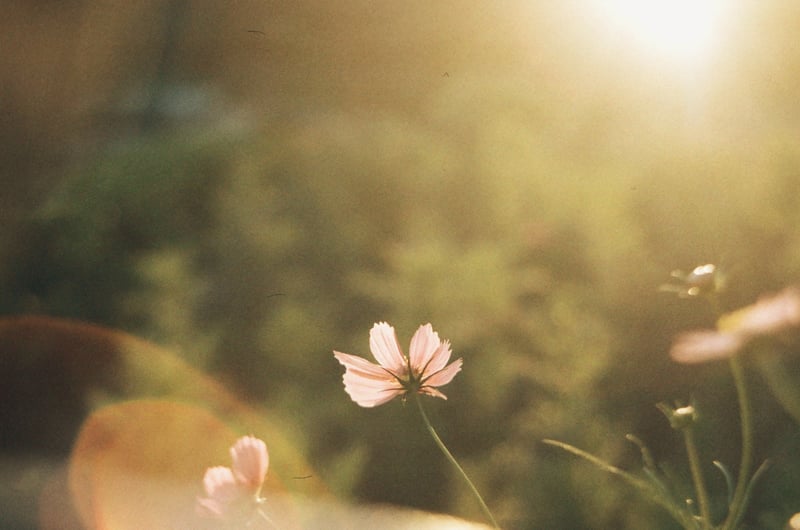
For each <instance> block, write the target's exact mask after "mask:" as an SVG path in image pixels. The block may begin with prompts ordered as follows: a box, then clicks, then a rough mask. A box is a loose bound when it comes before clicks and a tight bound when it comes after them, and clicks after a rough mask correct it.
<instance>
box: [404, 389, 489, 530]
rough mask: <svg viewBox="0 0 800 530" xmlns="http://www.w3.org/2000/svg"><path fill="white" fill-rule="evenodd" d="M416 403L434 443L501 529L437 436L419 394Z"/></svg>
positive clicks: (484, 511)
mask: <svg viewBox="0 0 800 530" xmlns="http://www.w3.org/2000/svg"><path fill="white" fill-rule="evenodd" d="M414 401H416V403H417V408H419V413H420V414H422V421H424V422H425V427H427V429H428V432H429V433H430V434H431V436H432V437H433V441H434V442H436V445H437V446H439V449H440V450H441V451H442V453H444V456H445V457H447V459H448V460H449V461H450V463H451V464H453V465H454V466H455V468H456V469H457V470H458V472H459V473H460V474H461V477H462V478H463V479H464V480H465V481H466V483H467V485H468V486H469V489H470V490H472V493H473V494H474V495H475V497H476V498H477V499H478V503H479V504H480V506H481V509H482V510H483V513H484V514H486V517H488V519H489V520H490V521H491V522H492V525H494V527H495V528H497V529H499V528H500V525H498V524H497V521H495V520H494V516H493V515H492V512H491V511H490V510H489V507H488V506H486V503H485V502H484V501H483V497H481V494H480V493H478V489H477V488H476V487H475V485H474V484H473V483H472V481H471V480H470V479H469V477H468V476H467V473H466V472H465V471H464V469H463V468H462V467H461V465H459V463H458V461H457V460H456V459H455V457H454V456H453V455H452V454H451V453H450V451H449V450H448V449H447V446H445V445H444V442H443V441H442V439H441V438H439V435H438V434H436V430H435V429H434V428H433V425H431V422H430V420H429V419H428V415H427V414H425V409H424V408H422V400H420V398H419V396H418V395H417V394H414Z"/></svg>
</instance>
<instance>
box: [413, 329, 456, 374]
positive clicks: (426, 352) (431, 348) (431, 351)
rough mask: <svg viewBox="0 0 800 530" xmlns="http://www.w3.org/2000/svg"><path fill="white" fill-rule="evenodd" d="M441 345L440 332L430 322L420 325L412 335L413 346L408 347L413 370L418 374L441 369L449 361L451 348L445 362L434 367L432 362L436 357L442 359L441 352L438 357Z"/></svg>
mask: <svg viewBox="0 0 800 530" xmlns="http://www.w3.org/2000/svg"><path fill="white" fill-rule="evenodd" d="M441 345H442V341H441V340H439V334H438V333H436V332H435V331H433V327H432V326H431V325H430V324H425V325H423V326H420V327H419V329H417V332H416V333H414V336H413V337H411V346H410V347H409V349H408V359H409V361H410V364H411V370H412V371H413V372H414V373H415V374H417V375H418V376H419V375H422V373H423V371H424V372H429V373H433V372H434V371H437V370H440V369H441V368H442V366H444V365H445V363H446V362H447V359H449V358H450V352H449V349H448V351H447V358H445V359H444V362H441V364H440V366H439V367H438V368H432V367H431V366H430V364H431V362H432V361H433V360H434V358H435V357H436V360H437V361H438V360H440V359H439V357H441V354H439V357H437V353H439V351H440V346H441Z"/></svg>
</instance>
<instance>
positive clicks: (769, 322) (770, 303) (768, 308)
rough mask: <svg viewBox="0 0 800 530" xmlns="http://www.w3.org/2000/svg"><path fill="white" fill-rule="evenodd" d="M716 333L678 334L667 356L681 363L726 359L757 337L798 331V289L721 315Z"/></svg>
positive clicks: (799, 300) (799, 327)
mask: <svg viewBox="0 0 800 530" xmlns="http://www.w3.org/2000/svg"><path fill="white" fill-rule="evenodd" d="M717 329H718V331H713V330H705V331H693V332H689V333H684V334H682V335H679V336H678V338H677V340H676V341H675V343H674V344H673V346H672V350H671V351H670V355H671V356H672V358H673V359H674V360H675V361H677V362H680V363H700V362H705V361H711V360H716V359H725V358H729V357H731V356H733V355H734V354H736V353H737V352H739V351H741V350H742V349H744V348H745V347H746V346H747V345H749V344H751V343H752V342H753V341H754V340H756V339H759V338H773V339H775V338H782V337H784V336H785V335H786V334H787V333H788V332H791V331H796V330H798V329H800V289H799V288H797V287H788V288H786V289H784V290H783V291H781V292H780V293H777V294H775V295H771V296H766V297H762V298H761V299H759V300H758V302H756V303H755V304H752V305H749V306H747V307H743V308H742V309H739V310H737V311H734V312H732V313H728V314H726V315H723V316H722V317H721V318H720V319H719V321H718V323H717Z"/></svg>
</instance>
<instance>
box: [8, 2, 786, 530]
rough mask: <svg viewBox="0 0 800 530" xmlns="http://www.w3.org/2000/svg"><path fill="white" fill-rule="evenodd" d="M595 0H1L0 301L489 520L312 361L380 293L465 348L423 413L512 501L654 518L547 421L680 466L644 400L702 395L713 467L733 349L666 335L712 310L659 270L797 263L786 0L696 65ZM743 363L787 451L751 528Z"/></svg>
mask: <svg viewBox="0 0 800 530" xmlns="http://www.w3.org/2000/svg"><path fill="white" fill-rule="evenodd" d="M591 9H592V8H591V7H590V6H589V5H588V3H580V2H560V3H556V2H515V1H510V2H477V1H472V0H469V1H460V2H453V1H442V2H434V3H430V2H418V1H411V2H403V3H396V4H376V3H374V2H362V1H358V0H348V1H344V2H318V1H311V0H300V1H295V2H270V1H259V2H255V1H249V0H245V1H238V2H206V1H192V2H189V1H185V0H152V1H147V2H133V3H120V2H112V1H108V2H99V3H97V2H91V3H90V2H82V1H77V0H76V1H72V2H64V3H53V2H41V1H36V2H12V5H11V6H10V8H9V9H7V10H6V11H7V12H6V14H5V15H4V18H3V21H2V22H0V24H2V31H0V34H2V35H3V36H2V37H0V39H2V41H3V42H2V49H3V50H4V52H3V54H2V59H0V72H2V74H1V75H2V78H3V85H2V93H0V109H1V110H2V114H3V115H4V116H5V119H4V120H2V124H0V140H1V141H2V145H3V146H4V149H2V153H1V154H0V172H2V173H0V178H2V185H3V193H2V194H0V217H1V219H0V227H1V228H0V279H2V285H3V286H4V287H3V293H4V296H2V297H0V311H2V313H3V314H5V315H17V314H27V313H34V314H45V315H51V316H60V317H70V318H74V319H78V320H83V321H88V322H93V323H97V324H102V325H106V326H110V327H114V328H118V329H121V330H124V331H127V332H130V333H132V334H135V335H137V336H140V337H143V338H146V339H149V340H151V341H154V342H156V343H158V344H161V345H164V346H167V347H170V348H173V349H174V350H175V351H177V352H179V353H180V355H181V356H182V357H184V359H185V360H186V361H188V362H189V363H190V364H192V365H194V366H196V367H198V368H201V369H203V370H205V371H207V372H208V373H210V374H212V375H214V376H215V377H217V378H218V379H219V380H220V381H222V382H224V384H225V385H226V386H227V387H228V388H229V389H231V390H233V391H234V392H236V393H238V394H239V395H240V396H242V397H244V398H245V399H248V400H251V401H252V402H254V403H257V404H259V405H261V406H263V407H265V408H266V409H269V410H270V411H273V413H274V414H275V415H277V416H279V417H281V418H283V419H284V422H285V424H286V425H287V426H290V427H287V428H288V429H290V430H291V432H292V433H293V436H294V442H295V443H296V444H297V447H298V448H300V450H301V452H302V453H304V454H305V455H306V458H307V459H308V460H309V461H310V463H311V465H312V466H313V467H314V468H315V474H316V475H317V476H318V477H320V480H323V481H324V482H325V483H326V485H327V486H328V488H329V489H330V491H331V492H332V493H334V494H335V495H336V496H338V497H339V498H341V499H343V500H351V501H355V502H364V503H368V502H375V503H379V502H381V503H383V502H385V503H394V504H400V505H408V506H414V507H419V508H423V509H427V510H433V511H443V512H449V513H454V514H456V515H460V516H464V517H468V518H469V517H471V518H475V519H480V517H481V516H480V513H479V511H478V510H477V507H476V506H474V504H473V502H472V500H471V498H470V496H469V492H468V491H466V490H465V489H464V488H463V487H462V486H461V484H460V483H459V482H458V481H457V480H456V477H454V476H453V474H452V472H451V469H450V468H448V467H447V463H446V462H445V461H444V460H443V459H442V458H441V457H440V455H439V454H438V453H437V451H436V450H435V447H434V446H433V444H432V443H431V441H430V440H429V439H428V438H427V435H426V433H425V432H424V429H423V428H422V426H421V424H420V422H419V418H418V417H417V416H416V415H415V411H414V410H413V409H411V408H404V407H403V406H402V405H401V404H400V402H394V403H391V404H389V405H387V406H383V407H380V408H377V409H374V410H366V409H361V408H359V407H357V406H356V405H355V404H354V403H352V402H351V401H350V400H349V399H348V397H347V396H346V395H345V393H344V392H343V389H342V385H341V372H342V370H341V367H339V365H338V364H337V363H336V362H335V360H334V359H333V356H332V355H331V352H332V350H333V349H334V348H335V349H337V350H340V351H346V352H350V353H356V354H367V353H368V344H367V332H368V330H369V328H370V327H371V325H372V323H373V322H375V321H380V320H386V321H389V322H391V323H392V324H393V325H395V326H396V327H397V329H398V333H399V335H400V337H401V342H403V343H406V344H407V341H408V340H409V339H410V336H411V334H412V333H413V331H414V330H415V329H416V327H417V326H418V325H420V324H422V323H425V322H429V321H430V322H431V323H432V324H433V326H434V329H436V330H437V331H438V332H439V333H440V335H441V336H442V337H444V338H447V339H450V340H451V341H452V343H453V348H454V352H455V355H456V356H462V357H463V358H464V370H463V373H462V374H460V375H459V376H458V377H457V378H456V379H455V381H454V382H453V383H452V384H451V385H450V386H448V388H447V389H446V390H445V391H446V393H447V395H448V397H449V400H448V401H447V402H439V401H433V400H429V405H430V412H431V416H432V419H433V421H434V423H435V424H436V425H437V426H438V428H439V429H440V433H441V435H442V436H443V438H445V440H446V442H447V443H448V444H449V445H450V447H451V449H452V451H453V452H454V453H455V454H456V455H457V456H458V457H459V458H460V459H461V460H462V461H463V462H464V464H465V467H466V468H467V471H468V472H469V473H470V474H471V475H472V476H473V477H474V479H475V481H476V482H477V483H478V486H479V489H481V491H482V492H484V495H485V497H486V500H487V503H488V504H489V505H490V506H492V507H493V509H494V510H495V513H496V515H497V516H498V518H499V519H500V520H501V522H502V523H503V524H504V525H505V526H507V527H508V528H519V529H523V528H549V529H556V528H564V529H574V528H598V529H601V528H608V529H611V528H664V529H669V528H675V526H674V524H673V523H671V522H670V521H668V520H667V519H666V518H665V516H664V515H663V514H662V513H661V512H659V511H658V510H657V509H656V508H654V507H652V506H650V505H648V504H647V503H644V502H640V501H639V500H638V499H637V498H635V496H633V495H632V494H631V492H630V491H629V490H628V489H627V488H626V486H625V485H623V484H620V483H618V482H617V481H615V480H613V478H609V477H606V476H604V475H603V474H602V473H601V472H599V471H596V470H595V469H593V468H591V467H590V466H588V465H586V464H585V463H582V462H578V461H575V460H574V459H573V458H571V457H569V456H567V455H565V454H560V453H558V452H556V451H554V450H552V449H551V448H548V447H546V446H543V445H542V444H541V442H540V441H541V439H542V438H557V439H562V440H565V441H567V442H569V443H571V444H574V445H577V446H579V447H585V448H588V449H591V450H592V451H593V452H595V453H597V454H600V455H602V456H604V457H605V458H608V459H609V460H610V461H612V462H614V463H615V464H617V465H619V466H621V467H624V468H627V469H631V470H636V469H637V468H638V467H639V466H640V465H641V464H640V460H639V454H638V450H637V449H636V447H635V446H631V445H630V444H629V443H628V442H626V441H625V438H624V435H625V434H626V433H634V434H636V435H637V436H639V437H640V438H642V439H643V440H645V441H646V442H647V443H648V445H650V447H651V448H652V449H653V451H654V453H655V456H656V458H657V459H658V460H659V461H660V462H663V463H664V464H665V466H667V467H668V468H669V469H671V470H672V471H673V473H674V474H675V476H676V477H677V479H676V480H677V481H678V482H679V483H681V484H683V485H684V486H686V488H687V492H688V491H689V490H688V486H689V480H688V478H687V476H686V475H687V470H686V469H685V458H684V455H683V449H682V445H681V444H680V438H679V437H678V436H677V433H674V432H673V431H672V430H671V429H670V428H669V425H668V424H667V422H666V421H665V419H664V418H663V416H662V415H661V414H660V413H659V412H658V411H657V410H656V409H655V407H654V405H655V404H656V403H658V402H661V401H668V402H672V401H673V400H675V399H678V400H683V401H688V400H689V399H690V398H694V399H695V401H696V403H697V405H698V407H699V409H700V410H701V413H702V414H703V417H704V419H706V420H708V421H707V422H706V423H704V428H703V429H704V430H703V431H702V432H701V433H700V434H701V439H702V441H703V443H705V445H704V448H705V449H704V450H705V454H703V457H704V460H705V461H706V462H708V463H709V471H708V473H709V476H710V477H712V478H711V481H710V482H711V487H712V489H713V490H715V491H716V492H718V494H719V495H720V496H722V495H724V484H723V480H722V477H721V476H720V475H718V474H716V475H714V474H713V473H714V471H713V468H712V467H711V465H710V462H711V460H712V459H719V460H722V461H724V462H728V463H730V465H731V466H734V465H735V462H737V458H738V456H737V455H738V448H737V444H738V441H737V440H738V424H737V412H736V407H735V395H734V392H733V388H732V385H731V382H730V380H729V377H728V376H727V373H726V371H725V366H724V365H716V364H714V365H709V366H701V367H697V366H693V367H681V366H677V365H674V364H673V363H671V361H670V360H669V358H668V354H667V352H668V350H669V345H670V343H671V340H672V337H673V336H674V335H675V334H676V333H677V332H679V331H682V330H686V329H691V328H697V327H706V326H708V325H711V324H713V321H714V319H713V315H712V314H711V312H710V311H709V310H708V308H707V307H705V306H704V305H703V304H702V303H700V302H696V301H691V300H688V301H687V300H680V299H678V298H677V297H673V296H672V295H669V294H666V293H662V292H659V291H658V287H659V285H661V284H663V283H666V282H668V281H669V273H670V271H671V270H673V269H676V268H681V269H684V270H690V269H691V268H693V267H694V266H695V265H699V264H702V263H707V262H712V263H716V264H718V265H719V266H720V267H723V268H724V270H726V271H727V274H728V285H729V288H728V290H727V292H726V294H725V303H726V306H727V307H729V308H735V307H738V306H740V305H744V304H747V303H750V302H752V301H754V300H755V298H756V297H757V296H758V295H759V294H760V293H763V292H766V291H771V290H777V289H779V288H781V287H782V286H784V285H786V284H789V283H792V282H795V281H797V280H798V274H799V273H800V244H799V243H800V240H799V239H800V231H798V227H800V173H799V171H800V170H799V169H798V168H800V165H799V164H798V163H799V162H800V143H798V136H797V134H798V130H799V129H798V126H800V103H798V99H797V97H796V94H797V93H798V89H800V87H799V86H798V82H800V77H798V70H797V68H798V63H800V46H798V40H797V38H796V32H795V29H796V26H797V23H798V21H800V7H798V6H796V5H795V4H794V3H791V2H762V3H743V4H741V5H739V6H738V7H737V8H736V10H735V12H734V13H732V14H731V15H730V17H729V20H728V25H727V26H726V33H725V34H724V42H723V43H722V45H721V46H720V49H719V52H718V53H717V54H716V55H715V56H714V58H713V60H710V61H709V62H707V63H705V64H704V65H703V66H702V67H697V68H694V69H693V68H683V67H681V66H680V65H677V64H673V63H670V62H668V61H660V60H658V59H656V58H654V57H652V56H646V55H643V54H641V53H639V50H637V49H635V47H634V46H633V45H632V44H631V43H630V42H628V41H626V40H625V39H623V38H621V37H619V36H615V35H613V34H612V33H611V32H610V31H609V30H607V29H606V28H604V27H603V26H602V22H601V21H600V19H599V18H598V17H596V16H594V15H593V12H592V10H591ZM752 375H753V377H752V385H753V387H754V394H755V395H756V396H758V401H757V403H756V408H757V418H758V424H757V426H756V428H757V430H758V433H759V438H758V440H757V444H756V445H757V447H756V448H757V451H758V453H759V457H760V458H764V457H767V456H769V457H770V458H772V459H773V460H774V461H776V462H778V464H779V465H775V466H774V467H773V470H772V471H771V472H770V473H769V474H768V475H767V477H766V478H765V479H764V481H763V483H762V485H761V487H760V488H759V489H758V492H757V493H756V498H755V499H754V506H753V509H752V510H751V512H750V515H749V518H748V520H747V524H748V525H750V527H751V528H781V527H782V525H783V524H784V522H785V521H786V520H787V519H788V517H789V516H790V515H791V514H792V513H794V512H796V511H800V498H799V495H800V486H799V485H798V484H797V483H796V481H793V480H792V479H791V477H793V476H794V477H796V476H797V475H796V471H797V468H798V466H800V460H798V459H797V457H796V455H797V449H798V445H799V444H800V440H798V428H797V425H796V424H795V423H793V422H792V421H791V420H790V419H788V417H787V416H786V415H785V414H784V413H783V412H782V410H781V409H780V408H779V407H778V406H777V404H776V403H775V402H774V400H773V399H772V398H771V396H770V395H769V393H768V391H767V389H766V387H765V386H764V384H763V382H761V380H760V379H759V378H758V376H757V374H756V373H755V372H752ZM4 399H5V398H4ZM6 418H7V419H8V415H6ZM40 421H45V422H46V421H48V418H47V417H46V416H44V417H43V418H41V419H40ZM4 423H5V422H4ZM15 428H16V427H15V425H13V424H12V425H5V424H4V427H3V429H4V430H7V434H5V435H4V436H3V437H2V438H3V440H4V442H3V445H2V446H0V456H2V455H3V454H5V455H6V456H13V455H15V454H17V453H18V452H19V451H20V450H21V448H20V445H21V443H22V442H21V438H19V437H15V436H14V432H15ZM686 494H688V493H686Z"/></svg>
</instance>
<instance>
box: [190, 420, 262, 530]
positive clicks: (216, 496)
mask: <svg viewBox="0 0 800 530" xmlns="http://www.w3.org/2000/svg"><path fill="white" fill-rule="evenodd" d="M230 453H231V460H232V461H233V466H232V467H224V466H216V467H210V468H208V469H207V470H206V474H205V476H204V477H203V487H204V488H205V490H206V495H207V496H206V497H200V498H198V499H197V508H198V511H199V512H200V513H201V514H203V515H210V516H215V517H222V516H224V515H226V514H227V512H228V511H229V509H230V508H231V506H233V505H239V504H242V503H246V502H255V503H258V502H260V501H261V496H260V495H261V486H262V485H263V484H264V478H265V477H266V475H267V468H268V467H269V454H268V453H267V445H266V444H265V443H264V442H263V441H262V440H259V439H258V438H255V437H253V436H244V437H242V438H239V439H238V440H237V441H236V443H235V444H234V445H233V447H231V449H230Z"/></svg>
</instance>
